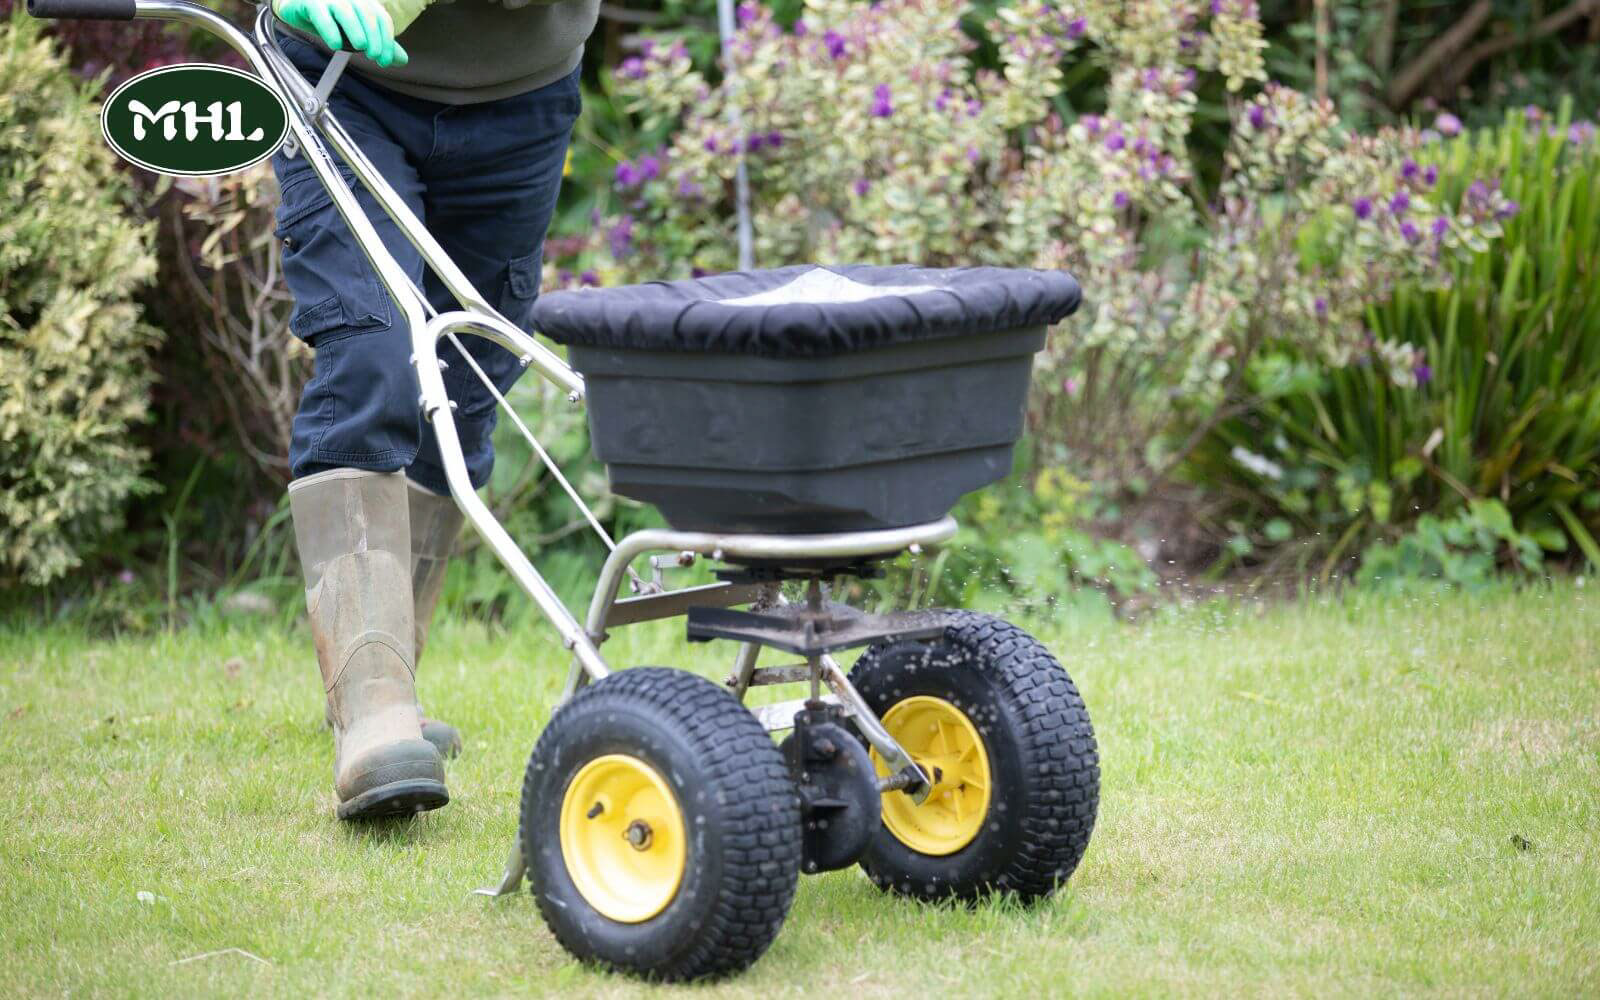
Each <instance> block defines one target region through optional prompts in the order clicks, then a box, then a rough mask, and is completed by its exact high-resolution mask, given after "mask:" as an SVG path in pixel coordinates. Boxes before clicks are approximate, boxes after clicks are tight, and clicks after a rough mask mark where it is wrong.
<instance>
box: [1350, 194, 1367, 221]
mask: <svg viewBox="0 0 1600 1000" xmlns="http://www.w3.org/2000/svg"><path fill="white" fill-rule="evenodd" d="M1350 207H1351V208H1353V209H1355V212H1356V218H1358V219H1366V218H1370V217H1371V215H1372V199H1371V198H1357V199H1356V200H1355V201H1354V202H1353V203H1352V204H1351V206H1350Z"/></svg>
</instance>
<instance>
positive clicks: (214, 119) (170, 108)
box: [128, 100, 263, 142]
mask: <svg viewBox="0 0 1600 1000" xmlns="http://www.w3.org/2000/svg"><path fill="white" fill-rule="evenodd" d="M128 110H129V111H131V112H133V137H134V138H135V139H143V138H144V137H145V135H146V134H147V132H146V124H147V123H148V124H149V125H151V126H155V125H159V126H160V127H161V137H162V138H163V139H166V140H168V141H171V140H173V139H176V138H177V136H178V119H179V118H180V117H181V118H182V119H183V138H184V140H185V141H186V142H193V141H195V140H196V139H198V138H200V127H201V126H202V125H208V126H210V131H211V135H210V139H211V141H212V142H258V141H260V139H261V137H262V134H263V133H262V131H261V129H260V128H256V129H254V130H253V131H251V133H250V134H249V135H246V134H245V132H244V108H243V106H242V105H241V104H240V102H239V101H230V102H229V103H228V104H227V105H226V106H224V105H223V103H222V102H221V101H212V102H211V103H210V104H207V105H206V110H205V113H204V114H201V113H200V109H199V105H198V104H196V103H195V102H194V101H183V102H178V101H168V102H167V103H165V104H163V105H161V107H160V108H158V109H156V110H155V111H151V110H150V106H149V105H147V104H145V103H144V102H143V101H137V100H134V101H129V102H128Z"/></svg>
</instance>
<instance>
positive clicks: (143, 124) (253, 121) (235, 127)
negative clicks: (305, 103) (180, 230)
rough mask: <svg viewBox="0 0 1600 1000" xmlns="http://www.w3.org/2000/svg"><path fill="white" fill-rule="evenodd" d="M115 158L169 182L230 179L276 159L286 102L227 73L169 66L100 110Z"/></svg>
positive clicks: (244, 76)
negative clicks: (177, 178) (214, 176)
mask: <svg viewBox="0 0 1600 1000" xmlns="http://www.w3.org/2000/svg"><path fill="white" fill-rule="evenodd" d="M100 130H101V131H102V132H103V133H104V134H105V137H106V142H108V143H110V144H111V148H112V149H114V150H116V151H117V155H119V156H121V157H122V158H123V159H125V160H127V161H128V162H129V163H133V164H135V165H137V166H141V167H144V168H145V169H147V170H154V171H156V172H158V173H163V174H175V175H178V176H186V177H205V176H210V175H212V174H225V173H231V172H233V171H235V170H243V169H244V168H245V167H248V166H250V165H251V164H253V163H257V162H259V161H260V160H262V159H264V158H266V157H268V156H271V155H272V154H273V153H274V152H275V151H276V150H277V148H278V147H279V146H280V145H282V144H283V140H284V138H285V137H286V136H287V135H288V132H289V112H288V109H287V108H286V107H285V106H284V103H283V99H282V98H280V97H279V96H278V95H277V93H276V92H274V91H273V90H271V89H269V88H268V87H267V86H266V85H265V84H263V83H262V82H261V81H260V80H258V79H257V78H255V77H254V76H251V75H250V74H248V73H242V72H240V71H239V70H236V69H233V68H231V67H228V66H213V65H210V64H207V63H197V64H185V65H180V66H166V67H163V68H161V69H155V70H151V71H150V72H148V73H141V74H139V75H138V76H136V77H134V78H133V79H131V80H129V81H128V82H127V83H124V84H123V85H122V86H120V87H118V88H117V89H116V91H115V92H113V93H112V95H111V97H110V98H109V99H107V100H106V103H105V106H104V107H103V108H101V110H100Z"/></svg>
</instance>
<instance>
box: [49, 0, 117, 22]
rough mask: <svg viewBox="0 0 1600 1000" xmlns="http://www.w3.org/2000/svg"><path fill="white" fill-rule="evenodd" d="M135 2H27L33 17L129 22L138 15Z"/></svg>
mask: <svg viewBox="0 0 1600 1000" xmlns="http://www.w3.org/2000/svg"><path fill="white" fill-rule="evenodd" d="M138 12H139V7H138V3H137V0H28V13H30V14H32V15H33V16H34V17H44V18H56V19H61V20H66V19H69V18H78V19H81V20H85V21H131V20H133V19H134V17H135V16H136V15H137V14H138Z"/></svg>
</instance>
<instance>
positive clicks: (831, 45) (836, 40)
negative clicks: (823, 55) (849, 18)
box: [822, 28, 849, 62]
mask: <svg viewBox="0 0 1600 1000" xmlns="http://www.w3.org/2000/svg"><path fill="white" fill-rule="evenodd" d="M822 44H823V46H824V47H825V48H826V49H827V50H828V58H829V59H832V60H834V61H835V62H837V61H838V60H840V59H843V58H844V54H845V51H846V50H847V49H848V48H849V46H848V45H847V44H846V43H845V40H844V36H843V35H841V34H839V33H838V32H837V31H834V30H833V29H832V28H829V29H828V30H827V31H825V32H823V34H822Z"/></svg>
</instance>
